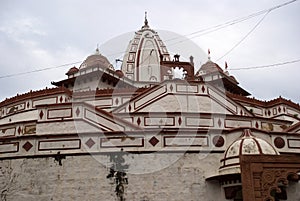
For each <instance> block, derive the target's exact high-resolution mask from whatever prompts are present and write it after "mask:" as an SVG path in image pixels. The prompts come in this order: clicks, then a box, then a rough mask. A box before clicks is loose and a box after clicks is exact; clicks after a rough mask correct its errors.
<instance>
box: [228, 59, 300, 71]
mask: <svg viewBox="0 0 300 201" xmlns="http://www.w3.org/2000/svg"><path fill="white" fill-rule="evenodd" d="M297 62H300V59H296V60H292V61H286V62H280V63H275V64H269V65H262V66H251V67H242V68H228V70H252V69H259V68H271V67H277V66H282V65H287V64H292V63H297Z"/></svg>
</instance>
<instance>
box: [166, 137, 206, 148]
mask: <svg viewBox="0 0 300 201" xmlns="http://www.w3.org/2000/svg"><path fill="white" fill-rule="evenodd" d="M167 138H193V139H194V138H203V139H206V145H194V144H192V143H191V144H187V145H167V144H166V139H167ZM163 141H164V143H163V145H164V147H209V139H208V136H163Z"/></svg>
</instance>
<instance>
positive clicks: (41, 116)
mask: <svg viewBox="0 0 300 201" xmlns="http://www.w3.org/2000/svg"><path fill="white" fill-rule="evenodd" d="M43 116H44V112H43V110H41V112H40V119H42V118H43Z"/></svg>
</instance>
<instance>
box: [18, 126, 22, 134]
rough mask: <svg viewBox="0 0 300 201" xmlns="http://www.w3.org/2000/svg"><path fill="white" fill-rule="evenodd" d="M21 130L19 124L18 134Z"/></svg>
mask: <svg viewBox="0 0 300 201" xmlns="http://www.w3.org/2000/svg"><path fill="white" fill-rule="evenodd" d="M21 131H22V129H21V127H20V126H19V128H18V133H19V134H20V133H21Z"/></svg>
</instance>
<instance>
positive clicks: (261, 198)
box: [240, 155, 300, 201]
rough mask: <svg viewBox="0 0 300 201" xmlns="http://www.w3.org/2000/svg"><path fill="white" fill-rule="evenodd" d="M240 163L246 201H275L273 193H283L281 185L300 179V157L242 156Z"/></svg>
mask: <svg viewBox="0 0 300 201" xmlns="http://www.w3.org/2000/svg"><path fill="white" fill-rule="evenodd" d="M240 161H241V172H242V173H241V175H242V186H243V200H244V201H253V200H255V201H275V199H274V198H273V197H272V196H271V192H272V191H274V190H275V191H276V193H280V192H281V189H280V188H279V186H278V184H279V183H280V184H283V185H285V186H287V185H288V183H289V181H290V180H293V181H296V180H298V179H299V176H298V174H297V173H298V172H300V156H299V155H276V156H274V155H241V156H240Z"/></svg>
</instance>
